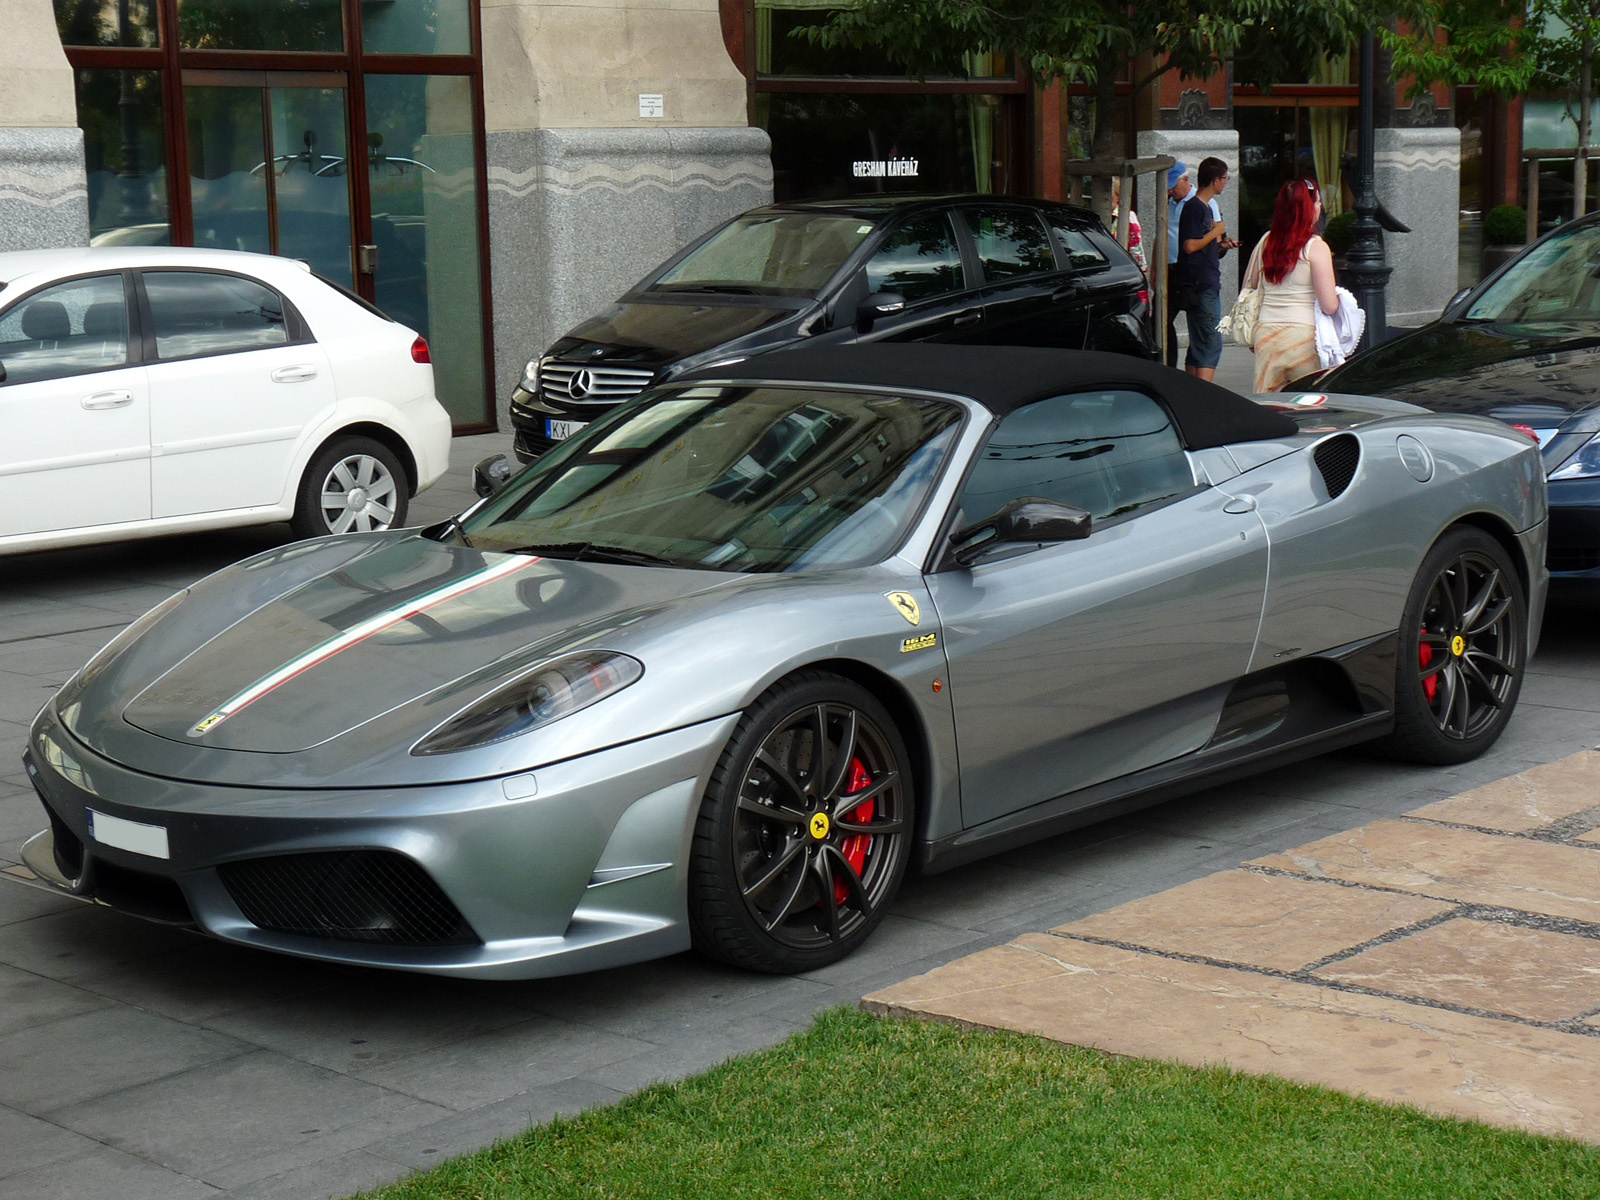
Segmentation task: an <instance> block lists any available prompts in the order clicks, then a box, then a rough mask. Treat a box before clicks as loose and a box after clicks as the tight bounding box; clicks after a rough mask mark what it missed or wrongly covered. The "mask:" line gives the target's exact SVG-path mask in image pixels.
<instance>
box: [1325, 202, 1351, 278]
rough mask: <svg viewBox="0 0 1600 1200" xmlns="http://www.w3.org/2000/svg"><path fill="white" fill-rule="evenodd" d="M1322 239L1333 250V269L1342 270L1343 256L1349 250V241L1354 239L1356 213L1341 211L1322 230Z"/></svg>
mask: <svg viewBox="0 0 1600 1200" xmlns="http://www.w3.org/2000/svg"><path fill="white" fill-rule="evenodd" d="M1322 240H1323V241H1325V242H1327V243H1328V249H1329V250H1330V251H1332V252H1333V269H1334V270H1335V271H1342V270H1344V256H1345V255H1346V254H1348V253H1349V252H1350V243H1351V242H1353V241H1355V240H1356V214H1355V213H1353V212H1342V213H1340V214H1339V215H1338V216H1337V217H1334V218H1333V219H1332V220H1330V221H1329V222H1328V224H1327V225H1326V226H1325V227H1324V228H1323V230H1322Z"/></svg>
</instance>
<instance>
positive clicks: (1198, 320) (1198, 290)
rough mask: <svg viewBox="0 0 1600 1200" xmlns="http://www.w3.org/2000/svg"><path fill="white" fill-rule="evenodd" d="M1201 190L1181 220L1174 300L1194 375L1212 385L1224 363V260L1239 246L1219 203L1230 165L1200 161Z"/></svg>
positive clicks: (1215, 160)
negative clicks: (1183, 324)
mask: <svg viewBox="0 0 1600 1200" xmlns="http://www.w3.org/2000/svg"><path fill="white" fill-rule="evenodd" d="M1198 182H1199V185H1200V186H1199V188H1198V190H1197V191H1196V192H1195V193H1194V195H1192V196H1190V197H1189V199H1188V200H1187V201H1186V202H1185V203H1184V206H1183V210H1182V212H1181V213H1180V214H1179V217H1178V237H1177V242H1178V261H1177V262H1176V263H1175V264H1174V265H1173V268H1172V284H1173V300H1174V302H1175V303H1176V304H1177V306H1178V307H1179V308H1181V309H1182V310H1183V312H1184V315H1185V316H1186V317H1187V318H1188V322H1189V354H1188V357H1187V358H1186V359H1185V361H1184V366H1185V368H1187V370H1188V372H1189V374H1191V375H1198V376H1199V377H1200V378H1201V379H1207V380H1209V379H1213V378H1215V377H1216V374H1217V364H1218V363H1219V362H1221V361H1222V335H1221V334H1220V333H1218V332H1217V322H1219V321H1221V320H1222V269H1221V265H1220V263H1221V259H1222V256H1223V255H1224V254H1226V253H1227V252H1228V251H1229V250H1232V249H1233V248H1234V247H1235V246H1237V245H1238V244H1239V243H1238V242H1237V241H1235V240H1234V239H1233V238H1230V237H1229V236H1228V230H1227V226H1226V225H1224V224H1223V222H1222V219H1221V217H1220V216H1218V215H1217V210H1216V208H1215V207H1214V201H1215V199H1216V197H1217V196H1219V195H1221V194H1222V189H1223V188H1225V187H1227V185H1228V164H1227V163H1225V162H1223V161H1222V160H1221V159H1220V158H1203V159H1201V160H1200V170H1199V180H1198Z"/></svg>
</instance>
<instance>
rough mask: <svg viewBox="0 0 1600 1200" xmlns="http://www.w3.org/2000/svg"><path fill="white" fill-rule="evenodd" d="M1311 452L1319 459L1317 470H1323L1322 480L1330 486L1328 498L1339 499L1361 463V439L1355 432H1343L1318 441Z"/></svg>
mask: <svg viewBox="0 0 1600 1200" xmlns="http://www.w3.org/2000/svg"><path fill="white" fill-rule="evenodd" d="M1311 453H1312V457H1314V458H1315V459H1316V460H1317V470H1319V471H1321V472H1322V482H1323V483H1325V484H1327V486H1328V499H1329V500H1337V499H1338V498H1339V497H1340V496H1342V495H1344V491H1345V489H1346V488H1348V487H1349V486H1350V481H1351V480H1352V479H1354V478H1355V477H1356V468H1357V467H1358V466H1360V465H1361V442H1360V440H1359V439H1357V437H1356V435H1355V434H1353V433H1341V434H1338V435H1337V436H1335V437H1331V438H1329V439H1328V440H1327V441H1325V442H1320V443H1318V445H1317V448H1316V449H1315V450H1313V451H1312V452H1311Z"/></svg>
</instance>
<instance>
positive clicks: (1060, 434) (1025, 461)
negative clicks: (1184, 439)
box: [961, 391, 1194, 522]
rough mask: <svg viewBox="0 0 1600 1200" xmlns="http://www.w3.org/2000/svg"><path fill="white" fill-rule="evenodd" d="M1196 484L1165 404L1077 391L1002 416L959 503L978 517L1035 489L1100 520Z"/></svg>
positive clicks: (969, 517)
mask: <svg viewBox="0 0 1600 1200" xmlns="http://www.w3.org/2000/svg"><path fill="white" fill-rule="evenodd" d="M1193 486H1194V473H1193V471H1192V470H1191V469H1190V467H1189V459H1188V456H1187V455H1185V454H1184V452H1183V445H1182V443H1180V442H1179V440H1178V433H1177V430H1175V429H1174V428H1173V427H1172V421H1171V419H1170V418H1169V417H1168V416H1167V412H1166V410H1165V409H1164V408H1162V407H1161V406H1160V405H1159V404H1157V403H1156V402H1155V401H1154V400H1152V399H1150V397H1149V396H1146V395H1143V394H1141V393H1139V392H1125V391H1112V392H1077V393H1074V394H1073V395H1070V396H1055V397H1053V398H1051V399H1049V400H1039V401H1036V402H1035V403H1033V404H1029V405H1025V406H1024V407H1022V408H1019V409H1017V410H1016V411H1015V412H1013V413H1011V414H1010V415H1008V416H1007V417H1006V418H1005V419H1004V420H1002V421H1001V422H1000V425H999V427H998V428H997V429H996V430H995V431H994V433H993V435H991V437H990V438H989V444H988V445H987V446H985V447H984V450H983V453H982V455H981V456H980V457H979V459H978V462H977V465H976V466H975V467H974V468H973V471H972V475H971V477H970V478H969V479H968V481H967V486H966V489H965V490H964V491H963V492H962V493H961V511H962V513H963V514H964V515H965V517H966V519H967V520H968V521H969V522H970V521H981V520H983V519H984V518H985V517H988V516H990V515H992V514H993V513H995V512H998V511H999V510H1000V509H1001V508H1003V507H1004V506H1005V505H1007V504H1008V503H1010V502H1011V501H1013V500H1019V499H1021V498H1022V497H1024V496H1037V497H1039V498H1041V499H1045V500H1054V501H1056V502H1057V503H1058V504H1070V505H1072V506H1073V507H1075V508H1082V509H1085V510H1087V511H1088V512H1089V513H1091V514H1092V515H1093V516H1094V517H1095V518H1096V519H1097V520H1102V519H1104V518H1106V517H1114V516H1118V515H1120V514H1122V513H1126V512H1132V511H1133V510H1134V509H1137V508H1139V507H1141V506H1142V505H1146V504H1151V503H1153V502H1155V501H1157V500H1165V499H1166V498H1167V497H1169V496H1175V495H1177V494H1179V493H1180V492H1184V491H1187V490H1188V489H1189V488H1191V487H1193Z"/></svg>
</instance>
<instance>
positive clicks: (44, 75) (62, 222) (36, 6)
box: [0, 0, 89, 250]
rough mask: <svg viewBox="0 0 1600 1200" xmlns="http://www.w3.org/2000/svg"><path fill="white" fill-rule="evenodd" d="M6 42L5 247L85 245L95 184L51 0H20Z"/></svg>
mask: <svg viewBox="0 0 1600 1200" xmlns="http://www.w3.org/2000/svg"><path fill="white" fill-rule="evenodd" d="M6 18H7V20H6V36H5V38H4V40H3V41H0V250H36V249H43V248H46V247H51V246H83V245H87V244H88V241H89V183H88V176H87V175H86V174H85V172H84V165H83V130H81V129H79V128H78V107H77V101H76V98H75V97H74V94H73V86H72V68H71V67H69V66H68V65H67V56H66V53H65V52H64V51H63V50H62V49H61V39H60V37H59V35H58V34H57V33H56V22H55V10H54V7H53V6H52V4H51V2H50V0H13V2H12V3H10V4H8V5H7V6H6Z"/></svg>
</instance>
